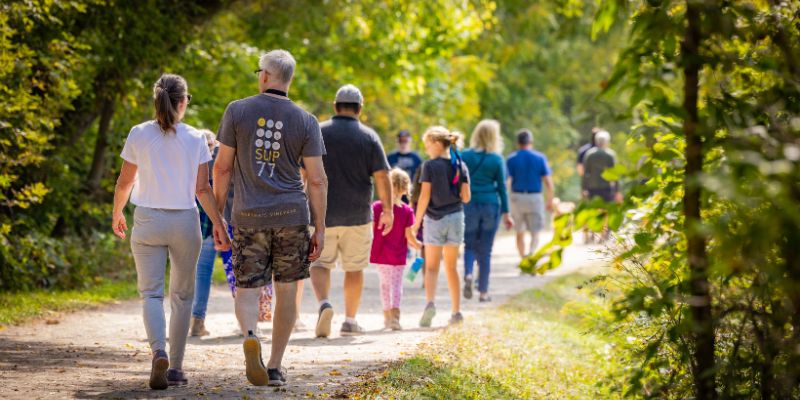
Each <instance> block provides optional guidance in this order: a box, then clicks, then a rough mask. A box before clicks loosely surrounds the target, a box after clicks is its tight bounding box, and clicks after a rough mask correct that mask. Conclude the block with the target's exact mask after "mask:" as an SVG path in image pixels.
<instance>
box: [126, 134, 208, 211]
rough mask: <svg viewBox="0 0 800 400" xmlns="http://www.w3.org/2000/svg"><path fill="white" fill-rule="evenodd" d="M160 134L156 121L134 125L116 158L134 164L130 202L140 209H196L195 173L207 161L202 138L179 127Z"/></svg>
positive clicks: (205, 145) (204, 143) (202, 136)
mask: <svg viewBox="0 0 800 400" xmlns="http://www.w3.org/2000/svg"><path fill="white" fill-rule="evenodd" d="M175 130H176V132H175V133H173V132H169V133H166V134H165V133H164V132H162V131H161V129H160V128H159V126H158V123H157V122H156V121H148V122H144V123H141V124H139V125H136V126H134V127H133V129H131V133H129V134H128V139H127V140H126V141H125V147H123V148H122V154H120V156H121V157H122V158H123V159H124V160H125V161H128V162H130V163H132V164H136V166H137V167H138V168H137V173H136V175H137V176H136V183H135V184H134V186H133V193H131V202H132V203H133V204H136V205H137V206H140V207H149V208H165V209H171V210H186V209H191V208H195V207H197V206H196V204H195V201H194V199H195V188H196V183H197V169H198V167H199V166H200V164H205V163H207V162H209V161H211V154H210V153H209V151H208V144H207V143H206V139H205V137H204V135H203V134H202V133H201V132H200V131H198V130H197V129H194V128H193V127H191V126H189V125H186V124H184V123H180V124H178V125H177V126H176V127H175Z"/></svg>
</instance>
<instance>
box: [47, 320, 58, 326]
mask: <svg viewBox="0 0 800 400" xmlns="http://www.w3.org/2000/svg"><path fill="white" fill-rule="evenodd" d="M45 323H46V324H47V325H58V323H59V321H58V320H57V319H48V320H47V321H45Z"/></svg>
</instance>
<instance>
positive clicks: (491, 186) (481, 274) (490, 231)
mask: <svg viewBox="0 0 800 400" xmlns="http://www.w3.org/2000/svg"><path fill="white" fill-rule="evenodd" d="M470 147H471V148H470V149H468V150H465V151H464V153H463V155H462V158H463V160H464V164H466V165H467V168H468V169H469V173H470V177H471V178H472V179H470V189H471V192H472V201H470V202H469V204H467V205H466V207H465V208H464V217H465V218H464V225H465V226H464V243H465V246H464V298H467V299H471V298H472V280H473V275H472V271H473V266H474V264H475V261H476V260H477V261H478V291H479V292H480V298H479V300H480V301H482V302H483V301H489V300H491V298H490V297H489V294H488V293H489V272H490V271H491V266H490V264H491V258H492V247H493V246H494V236H495V234H496V233H497V228H498V225H499V224H500V217H501V215H502V218H503V222H504V224H505V226H506V228H508V229H511V227H513V226H514V221H513V220H512V219H511V217H510V216H509V215H508V193H507V192H506V185H505V181H506V171H505V162H504V161H503V156H501V155H500V152H501V151H502V149H503V140H502V139H501V138H500V123H499V122H497V121H495V120H492V119H485V120H483V121H481V122H479V123H478V125H477V126H476V127H475V130H474V131H472V137H471V138H470Z"/></svg>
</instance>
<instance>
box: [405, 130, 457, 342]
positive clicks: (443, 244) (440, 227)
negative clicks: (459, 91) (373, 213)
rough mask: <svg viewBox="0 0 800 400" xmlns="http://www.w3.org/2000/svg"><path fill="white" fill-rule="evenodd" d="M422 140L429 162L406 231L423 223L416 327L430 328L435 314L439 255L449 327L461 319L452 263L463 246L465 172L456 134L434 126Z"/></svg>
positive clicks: (417, 227)
mask: <svg viewBox="0 0 800 400" xmlns="http://www.w3.org/2000/svg"><path fill="white" fill-rule="evenodd" d="M423 141H424V142H425V152H426V153H428V157H430V160H428V161H426V162H424V163H423V164H422V175H421V178H420V180H421V181H422V185H421V187H420V194H419V203H417V215H416V221H415V222H414V226H413V227H412V233H413V234H414V235H416V234H417V232H418V231H419V228H420V225H421V224H422V221H423V219H424V221H425V222H424V224H425V231H424V232H423V239H422V240H423V242H424V244H425V299H426V301H427V304H426V306H425V310H424V312H423V314H422V318H421V319H420V322H419V325H420V326H421V327H424V328H425V327H430V326H431V324H432V322H433V317H434V316H436V306H435V305H434V300H435V298H436V281H437V280H438V279H439V264H440V262H441V261H442V257H443V256H444V267H445V272H446V274H447V286H448V288H449V290H450V301H451V303H452V314H451V317H450V323H451V324H456V323H460V322H461V321H463V320H464V317H463V316H462V315H461V283H460V281H459V277H458V270H457V269H456V263H457V262H458V251H459V247H461V244H462V243H463V242H464V203H469V201H470V196H471V194H470V189H469V171H468V170H467V167H466V166H465V165H464V163H463V162H462V160H461V155H460V154H459V152H458V149H456V143H457V142H458V136H457V135H454V134H452V133H451V132H450V131H448V130H447V129H446V128H444V127H441V126H434V127H432V128H429V129H428V130H427V131H426V132H425V135H424V136H423Z"/></svg>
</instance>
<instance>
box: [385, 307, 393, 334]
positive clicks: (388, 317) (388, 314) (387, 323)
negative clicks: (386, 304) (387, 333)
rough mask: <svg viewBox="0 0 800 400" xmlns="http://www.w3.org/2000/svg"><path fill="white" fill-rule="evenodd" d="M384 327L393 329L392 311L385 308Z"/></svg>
mask: <svg viewBox="0 0 800 400" xmlns="http://www.w3.org/2000/svg"><path fill="white" fill-rule="evenodd" d="M383 329H386V330H389V329H392V311H391V310H383Z"/></svg>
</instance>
